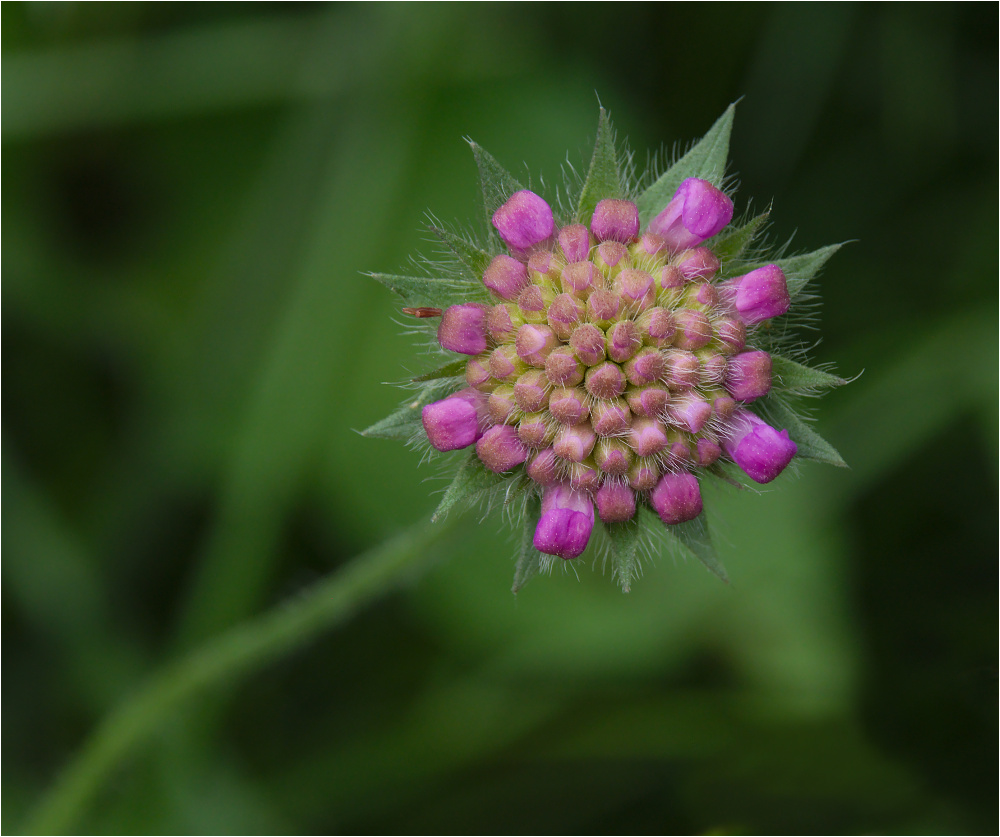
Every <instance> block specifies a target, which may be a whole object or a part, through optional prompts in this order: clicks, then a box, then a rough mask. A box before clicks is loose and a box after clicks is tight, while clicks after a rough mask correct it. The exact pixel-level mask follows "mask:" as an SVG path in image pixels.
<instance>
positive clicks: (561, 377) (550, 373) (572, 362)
mask: <svg viewBox="0 0 1000 837" xmlns="http://www.w3.org/2000/svg"><path fill="white" fill-rule="evenodd" d="M584 370H585V367H584V365H583V364H582V363H580V361H579V360H577V357H576V354H575V353H574V352H573V350H572V349H571V348H570V347H569V346H558V347H556V348H555V349H553V350H552V352H551V353H550V354H549V356H548V357H547V358H545V375H546V376H547V377H548V379H549V382H550V383H551V384H552V385H553V386H557V387H575V386H576V385H577V384H579V383H583V373H584Z"/></svg>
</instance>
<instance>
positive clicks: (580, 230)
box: [559, 224, 590, 262]
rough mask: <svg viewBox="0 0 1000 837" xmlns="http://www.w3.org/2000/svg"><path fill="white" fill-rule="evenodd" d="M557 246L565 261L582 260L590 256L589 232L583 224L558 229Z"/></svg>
mask: <svg viewBox="0 0 1000 837" xmlns="http://www.w3.org/2000/svg"><path fill="white" fill-rule="evenodd" d="M559 246H560V247H562V251H563V255H564V256H565V257H566V261H567V262H584V261H586V260H587V258H588V257H589V256H590V232H589V231H588V230H587V228H586V227H585V226H584V225H583V224H570V225H569V226H568V227H563V228H562V229H561V230H559Z"/></svg>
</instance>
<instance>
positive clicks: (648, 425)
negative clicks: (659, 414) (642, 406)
mask: <svg viewBox="0 0 1000 837" xmlns="http://www.w3.org/2000/svg"><path fill="white" fill-rule="evenodd" d="M629 444H630V445H631V446H632V450H634V451H635V452H636V454H638V455H639V456H652V455H653V454H655V453H659V452H660V451H661V450H663V449H664V448H665V447H666V446H667V434H666V431H665V430H664V428H663V425H662V424H660V422H658V421H656V420H655V419H652V418H639V419H636V420H635V421H634V422H632V429H631V431H630V433H629Z"/></svg>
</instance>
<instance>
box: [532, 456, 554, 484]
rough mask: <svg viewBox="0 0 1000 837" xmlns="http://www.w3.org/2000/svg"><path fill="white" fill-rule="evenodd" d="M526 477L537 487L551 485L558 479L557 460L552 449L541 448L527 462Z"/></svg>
mask: <svg viewBox="0 0 1000 837" xmlns="http://www.w3.org/2000/svg"><path fill="white" fill-rule="evenodd" d="M527 470H528V476H529V477H531V478H532V479H533V480H534V481H535V482H537V483H538V484H539V485H552V483H554V482H555V481H556V480H557V479H558V473H559V460H558V459H557V458H556V454H555V451H554V450H552V448H543V449H542V450H540V451H538V453H536V454H535V455H534V456H532V457H531V459H530V460H529V461H528V466H527Z"/></svg>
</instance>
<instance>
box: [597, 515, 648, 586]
mask: <svg viewBox="0 0 1000 837" xmlns="http://www.w3.org/2000/svg"><path fill="white" fill-rule="evenodd" d="M605 528H606V529H607V531H608V538H609V540H610V541H611V561H612V565H613V569H614V577H615V578H616V579H618V583H619V584H620V585H621V588H622V592H623V593H628V592H629V591H630V590H631V589H632V582H633V581H637V580H638V579H639V576H640V575H641V574H642V565H641V563H640V560H639V559H640V554H639V548H640V546H641V544H642V527H641V526H640V525H639V522H638V520H637V519H636V518H632V520H629V521H626V522H625V523H607V524H605Z"/></svg>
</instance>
